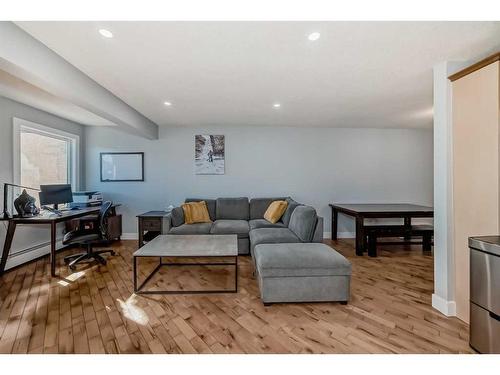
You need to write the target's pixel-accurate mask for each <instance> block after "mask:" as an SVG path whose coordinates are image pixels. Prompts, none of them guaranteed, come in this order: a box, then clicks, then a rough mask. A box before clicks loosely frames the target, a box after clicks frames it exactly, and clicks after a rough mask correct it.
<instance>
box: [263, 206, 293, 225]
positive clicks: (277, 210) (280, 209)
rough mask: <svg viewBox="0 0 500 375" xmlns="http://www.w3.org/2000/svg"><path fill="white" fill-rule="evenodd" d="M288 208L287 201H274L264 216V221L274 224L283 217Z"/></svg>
mask: <svg viewBox="0 0 500 375" xmlns="http://www.w3.org/2000/svg"><path fill="white" fill-rule="evenodd" d="M287 207H288V202H287V201H274V202H272V203H271V204H270V205H269V207H268V208H267V210H266V213H265V214H264V219H266V220H267V221H269V222H270V223H273V224H276V223H277V222H278V220H279V219H281V217H282V216H283V214H284V213H285V211H286V208H287Z"/></svg>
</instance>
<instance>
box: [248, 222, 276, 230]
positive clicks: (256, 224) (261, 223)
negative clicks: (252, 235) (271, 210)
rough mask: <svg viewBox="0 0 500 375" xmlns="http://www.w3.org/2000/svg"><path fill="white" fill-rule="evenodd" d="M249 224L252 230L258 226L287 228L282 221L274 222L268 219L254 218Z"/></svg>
mask: <svg viewBox="0 0 500 375" xmlns="http://www.w3.org/2000/svg"><path fill="white" fill-rule="evenodd" d="M248 224H250V230H252V229H258V228H285V224H283V223H282V222H281V221H278V222H277V223H275V224H273V223H270V222H269V221H267V220H266V219H253V220H250V221H249V222H248Z"/></svg>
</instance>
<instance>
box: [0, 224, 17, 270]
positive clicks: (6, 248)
mask: <svg viewBox="0 0 500 375" xmlns="http://www.w3.org/2000/svg"><path fill="white" fill-rule="evenodd" d="M15 231H16V222H15V221H14V220H9V227H8V229H7V234H6V235H5V242H4V244H3V252H2V260H1V261H0V276H2V275H3V272H4V270H5V265H6V264H7V258H8V257H9V252H10V248H11V246H12V240H13V238H14V232H15Z"/></svg>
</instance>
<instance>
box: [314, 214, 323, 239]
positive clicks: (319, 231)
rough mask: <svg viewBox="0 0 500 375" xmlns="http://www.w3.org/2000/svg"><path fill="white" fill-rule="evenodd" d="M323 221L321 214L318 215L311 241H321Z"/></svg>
mask: <svg viewBox="0 0 500 375" xmlns="http://www.w3.org/2000/svg"><path fill="white" fill-rule="evenodd" d="M323 221H324V220H323V218H322V217H321V216H318V220H317V221H316V228H315V229H314V234H313V239H312V242H323Z"/></svg>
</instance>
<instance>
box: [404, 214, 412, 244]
mask: <svg viewBox="0 0 500 375" xmlns="http://www.w3.org/2000/svg"><path fill="white" fill-rule="evenodd" d="M404 227H405V236H404V239H405V241H410V240H411V217H405V218H404Z"/></svg>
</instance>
